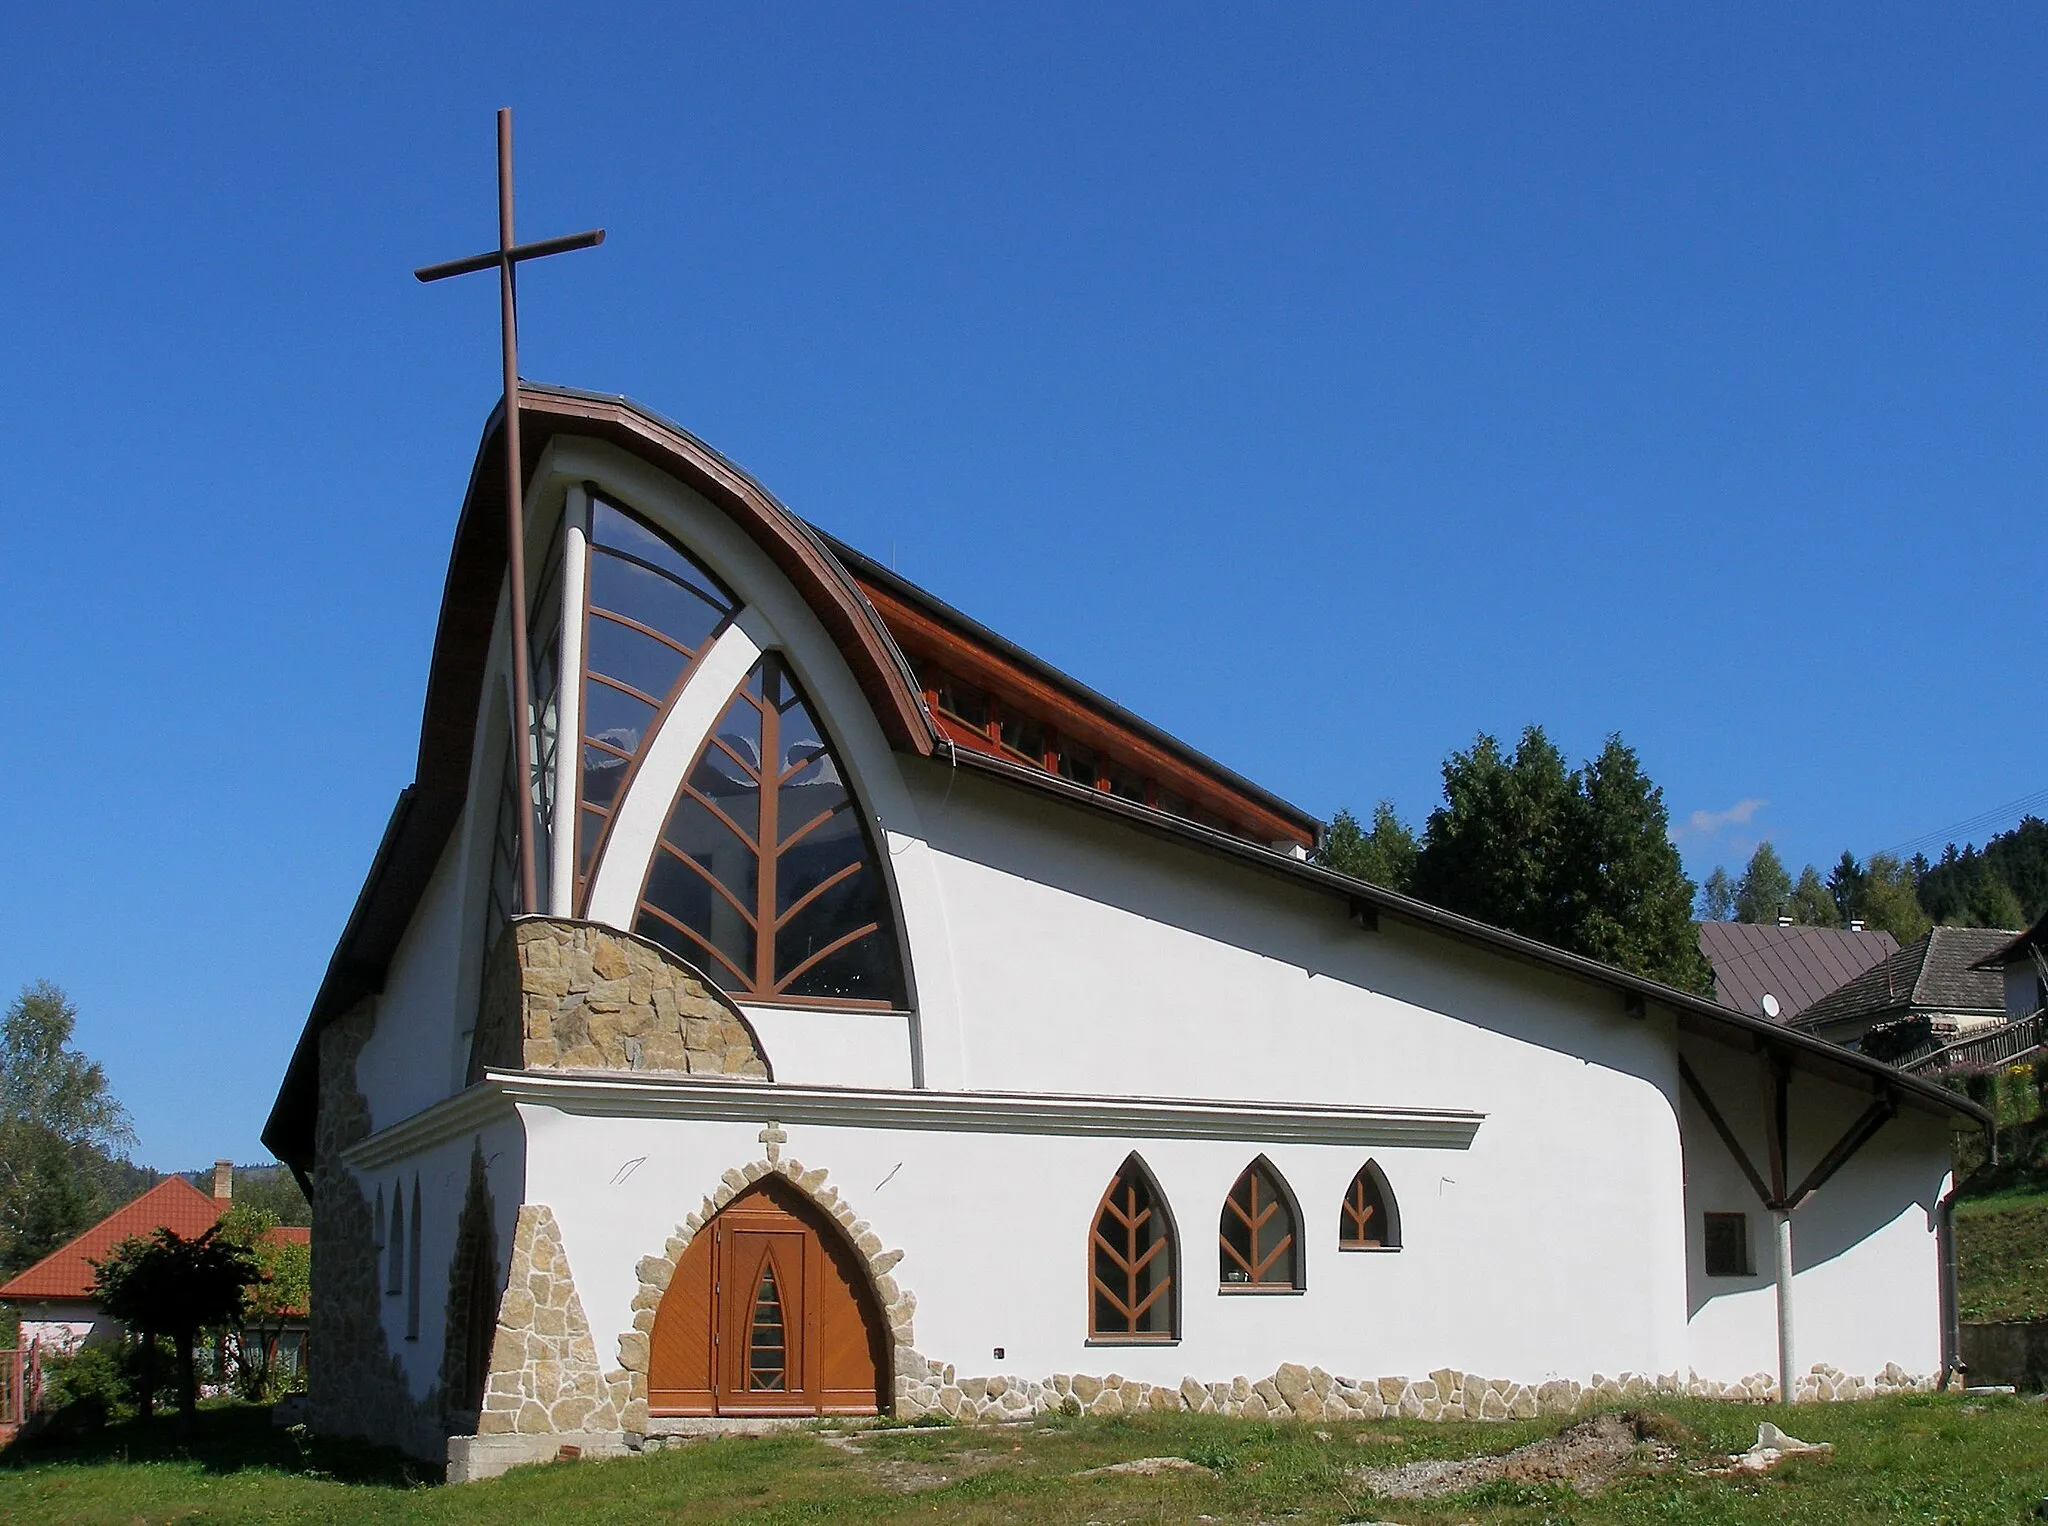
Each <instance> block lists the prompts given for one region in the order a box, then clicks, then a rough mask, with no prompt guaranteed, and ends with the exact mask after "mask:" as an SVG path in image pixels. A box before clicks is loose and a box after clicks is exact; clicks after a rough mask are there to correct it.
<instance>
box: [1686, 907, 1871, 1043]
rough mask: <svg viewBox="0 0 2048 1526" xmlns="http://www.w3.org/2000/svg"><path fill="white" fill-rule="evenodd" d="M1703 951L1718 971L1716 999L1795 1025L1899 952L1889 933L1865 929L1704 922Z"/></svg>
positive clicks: (1739, 1009) (1746, 1010)
mask: <svg viewBox="0 0 2048 1526" xmlns="http://www.w3.org/2000/svg"><path fill="white" fill-rule="evenodd" d="M1699 938H1700V952H1701V953H1702V954H1705V955H1706V956H1707V963H1708V964H1710V965H1712V966H1713V969H1714V1000H1715V1001H1717V1002H1719V1003H1720V1004H1721V1005H1722V1006H1724V1007H1729V1008H1732V1009H1733V1010H1734V1011H1737V1012H1748V1013H1761V1014H1763V1015H1764V1016H1765V1017H1770V1018H1775V1019H1777V1020H1778V1021H1780V1022H1793V1021H1795V1020H1796V1019H1797V1018H1798V1017H1799V1015H1800V1014H1801V1013H1802V1012H1804V1011H1805V1010H1806V1009H1807V1008H1808V1007H1810V1006H1812V1005H1813V1004H1814V1003H1815V1002H1817V1001H1819V1000H1820V999H1821V998H1822V997H1823V996H1826V995H1827V994H1828V993H1829V992H1831V991H1835V990H1838V989H1840V988H1841V987H1842V986H1844V985H1846V984H1848V982H1850V981H1851V980H1854V979H1855V978H1856V977H1857V976H1858V975H1860V974H1862V973H1863V972H1864V971H1865V970H1867V969H1869V968H1870V967H1871V966H1872V965H1875V964H1880V963H1882V962H1883V961H1884V960H1886V959H1888V958H1890V957H1891V956H1892V955H1893V954H1896V953H1897V952H1898V951H1899V940H1898V939H1896V938H1894V937H1893V936H1892V935H1891V934H1890V933H1887V932H1879V931H1877V930H1875V929H1866V928H1862V927H1853V928H1845V927H1794V926H1787V925H1784V924H1780V923H1774V922H1702V923H1701V924H1700V927H1699Z"/></svg>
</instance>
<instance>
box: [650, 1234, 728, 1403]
mask: <svg viewBox="0 0 2048 1526" xmlns="http://www.w3.org/2000/svg"><path fill="white" fill-rule="evenodd" d="M715 1239H716V1236H715V1235H714V1234H712V1233H710V1232H709V1231H708V1230H707V1232H706V1233H703V1234H700V1235H698V1236H697V1237H696V1238H695V1239H694V1240H692V1241H691V1242H690V1244H689V1248H688V1249H686V1250H685V1251H684V1252H683V1258H682V1260H680V1261H678V1262H677V1263H676V1270H675V1275H674V1276H672V1277H670V1278H669V1284H668V1290H667V1291H666V1292H664V1293H663V1294H662V1295H661V1304H660V1307H658V1308H657V1309H656V1310H655V1313H654V1330H653V1332H652V1334H651V1335H650V1336H649V1337H648V1342H647V1411H648V1413H649V1414H653V1415H710V1414H716V1413H717V1408H716V1405H715V1402H714V1399H713V1395H712V1391H711V1380H712V1363H711V1355H712V1350H713V1341H712V1333H713V1331H714V1330H715V1329H716V1328H717V1327H716V1325H715V1323H714V1315H715V1309H714V1302H713V1298H712V1291H711V1289H712V1263H713V1254H712V1252H713V1242H714V1241H715Z"/></svg>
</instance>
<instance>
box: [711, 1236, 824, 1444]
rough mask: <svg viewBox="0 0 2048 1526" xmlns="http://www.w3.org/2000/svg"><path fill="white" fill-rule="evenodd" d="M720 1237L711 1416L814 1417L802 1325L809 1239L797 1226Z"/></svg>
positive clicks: (815, 1404) (807, 1336)
mask: <svg viewBox="0 0 2048 1526" xmlns="http://www.w3.org/2000/svg"><path fill="white" fill-rule="evenodd" d="M722 1230H723V1232H722V1234H721V1235H720V1237H719V1246H720V1263H721V1264H720V1266H719V1275H718V1332H719V1352H718V1412H719V1413H720V1414H722V1415H774V1414H814V1413H816V1411H817V1407H818V1401H817V1395H816V1393H815V1392H814V1391H813V1390H814V1387H815V1383H814V1381H813V1380H812V1374H811V1371H810V1361H811V1340H810V1334H811V1332H810V1330H809V1328H808V1325H807V1319H806V1315H807V1312H808V1309H807V1305H808V1303H809V1299H808V1296H807V1294H808V1286H807V1285H808V1283H809V1281H810V1277H809V1276H807V1275H806V1274H807V1273H808V1272H809V1271H810V1268H809V1266H808V1265H807V1263H808V1262H809V1261H810V1259H811V1257H810V1255H809V1253H808V1252H809V1245H808V1243H807V1242H808V1241H810V1239H811V1236H810V1234H809V1232H808V1231H807V1230H806V1229H805V1228H804V1226H803V1225H801V1224H791V1225H789V1226H788V1227H786V1228H785V1227H776V1228H772V1229H770V1228H765V1227H764V1228H753V1227H748V1228H741V1227H740V1226H739V1225H737V1224H732V1225H726V1226H722Z"/></svg>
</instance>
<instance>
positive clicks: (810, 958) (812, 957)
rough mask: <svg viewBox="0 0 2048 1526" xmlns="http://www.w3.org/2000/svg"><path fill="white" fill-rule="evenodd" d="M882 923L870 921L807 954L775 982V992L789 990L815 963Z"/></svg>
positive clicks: (848, 945)
mask: <svg viewBox="0 0 2048 1526" xmlns="http://www.w3.org/2000/svg"><path fill="white" fill-rule="evenodd" d="M791 914H792V915H794V912H792V913H791ZM881 925H882V924H881V923H879V922H870V923H868V924H867V925H866V926H864V927H856V928H855V929H854V930H853V931H852V932H850V933H842V934H840V935H839V936H838V937H837V938H834V939H833V940H832V941H831V942H830V943H828V944H826V945H825V946H824V947H823V948H821V949H819V950H818V951H817V952H816V953H813V954H809V955H807V956H806V957H805V958H804V961H803V963H801V964H799V965H798V966H797V967H796V968H795V969H793V970H791V971H790V972H789V973H788V974H787V975H785V976H783V977H782V979H780V980H778V981H777V982H776V983H775V994H776V995H778V996H780V995H781V994H782V993H783V992H784V991H786V990H788V989H789V988H790V987H791V986H793V985H795V984H796V983H797V982H798V981H799V980H801V979H802V978H803V977H804V976H805V975H807V974H809V973H810V970H811V967H812V966H813V965H815V964H820V963H823V962H824V961H825V960H827V959H830V958H831V957H832V956H833V955H834V954H836V953H838V952H839V951H840V950H841V949H843V948H851V947H852V946H853V945H854V944H856V943H858V942H860V940H861V939H863V938H865V937H867V936H868V934H870V933H872V932H875V931H877V930H878V929H879V928H880V927H881ZM763 941H764V942H772V941H773V940H772V939H764V940H763Z"/></svg>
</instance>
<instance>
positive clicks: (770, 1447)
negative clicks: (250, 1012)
mask: <svg viewBox="0 0 2048 1526" xmlns="http://www.w3.org/2000/svg"><path fill="white" fill-rule="evenodd" d="M1652 1408H1653V1409H1654V1411H1655V1417H1654V1419H1653V1420H1651V1421H1647V1422H1646V1424H1647V1425H1648V1426H1650V1427H1651V1428H1652V1429H1653V1432H1654V1434H1657V1435H1659V1436H1661V1437H1663V1438H1665V1439H1666V1441H1668V1442H1669V1443H1670V1444H1671V1448H1672V1450H1671V1451H1670V1452H1668V1453H1667V1454H1666V1455H1665V1456H1664V1457H1663V1458H1662V1459H1661V1460H1659V1459H1654V1458H1651V1457H1650V1456H1649V1455H1648V1454H1647V1449H1645V1455H1644V1457H1643V1459H1642V1462H1641V1464H1640V1466H1632V1467H1631V1468H1630V1469H1628V1470H1625V1471H1623V1472H1622V1473H1620V1474H1619V1475H1617V1476H1616V1477H1615V1478H1614V1479H1613V1480H1612V1481H1611V1482H1610V1483H1609V1485H1608V1486H1607V1487H1606V1488H1605V1489H1604V1490H1603V1491H1602V1492H1601V1493H1599V1494H1598V1495H1596V1496H1594V1497H1592V1498H1581V1497H1579V1496H1578V1495H1576V1494H1574V1493H1572V1492H1571V1491H1570V1490H1569V1489H1568V1488H1565V1487H1563V1486H1560V1485H1552V1484H1543V1485H1531V1484H1519V1483H1507V1482H1505V1481H1497V1482H1495V1483H1493V1484H1489V1485H1482V1486H1480V1487H1478V1488H1474V1489H1467V1490H1465V1491H1464V1492H1463V1493H1461V1494H1454V1495H1450V1496H1447V1497H1444V1498H1440V1499H1435V1500H1428V1501H1410V1500H1391V1499H1382V1498H1377V1497H1375V1496H1374V1495H1373V1494H1372V1493H1371V1491H1370V1490H1369V1489H1368V1488H1366V1487H1365V1486H1364V1485H1363V1484H1362V1483H1361V1482H1360V1480H1359V1477H1358V1473H1357V1470H1358V1469H1359V1468H1360V1467H1367V1466H1369V1467H1385V1466H1388V1465H1390V1464H1397V1463H1405V1462H1410V1461H1415V1460H1420V1459H1428V1458H1455V1457H1467V1456H1473V1455H1478V1454H1484V1453H1492V1452H1501V1451H1505V1450H1507V1449H1509V1448H1511V1447H1515V1446H1518V1445H1521V1444H1522V1443H1524V1442H1527V1441H1530V1440H1533V1439H1536V1438H1539V1437H1542V1436H1545V1435H1548V1434H1550V1433H1552V1432H1555V1431H1557V1430H1558V1429H1559V1428H1560V1427H1562V1426H1564V1425H1565V1424H1566V1423H1567V1422H1566V1421H1565V1420H1563V1419H1555V1418H1553V1419H1548V1420H1532V1421H1518V1422H1509V1423H1503V1424H1469V1423H1455V1424H1441V1425H1430V1424H1425V1423H1422V1422H1419V1421H1414V1422H1410V1421H1395V1422H1379V1423H1372V1424H1361V1423H1356V1422H1346V1423H1333V1424H1328V1425H1321V1426H1317V1425H1304V1424H1297V1423H1293V1422H1289V1423H1286V1424H1271V1423H1267V1422H1255V1421H1242V1420H1223V1419H1218V1418H1215V1417H1211V1416H1199V1415H1146V1416H1139V1417H1118V1418H1115V1419H1106V1418H1096V1417H1086V1418H1083V1417H1068V1416H1051V1417H1046V1418H1043V1419H1040V1420H1038V1421H1034V1422H1031V1423H1028V1424H1023V1425H1013V1426H987V1427H980V1428H967V1427H959V1428H955V1427H945V1428H934V1429H917V1428H909V1427H902V1428H880V1427H874V1426H872V1425H870V1426H865V1427H863V1426H860V1425H858V1424H848V1423H842V1424H839V1425H836V1426H834V1425H818V1426H813V1427H809V1428H805V1429H800V1430H793V1431H787V1432H783V1433H781V1434H779V1435H775V1436H769V1437H756V1438H730V1439H725V1440H718V1441H705V1442H699V1443H697V1444H695V1445H691V1446H687V1447H682V1448H679V1449H677V1450H674V1451H669V1452H664V1453H660V1454H656V1455H649V1456H645V1457H637V1458H631V1459H621V1460H618V1461H606V1462H599V1461H588V1462H570V1463H557V1464H553V1465H550V1466H544V1467H538V1468H524V1469H519V1470H516V1471H515V1472H513V1473H510V1474H507V1475H506V1476H505V1477H503V1478H500V1479H494V1480H492V1481H490V1482H488V1483H482V1484H470V1485H454V1486H437V1485H428V1484H425V1483H422V1482H420V1481H419V1479H418V1478H417V1476H416V1475H415V1474H413V1473H412V1472H411V1471H410V1470H409V1469H408V1467H407V1466H406V1465H405V1464H404V1463H402V1462H401V1461H399V1460H398V1459H396V1458H393V1457H390V1456H389V1455H388V1454H378V1453H373V1452H370V1451H368V1450H367V1449H363V1448H348V1447H335V1446H329V1445H326V1444H324V1443H321V1442H318V1441H315V1440H312V1439H310V1438H307V1437H305V1436H304V1435H303V1434H296V1435H295V1434H293V1433H288V1432H283V1431H276V1430H273V1429H272V1427H271V1426H270V1424H269V1422H268V1417H267V1415H266V1413H265V1412H263V1411H261V1410H251V1409H243V1408H233V1407H224V1408H218V1409H212V1410H209V1411H207V1412H206V1413H205V1414H204V1415H203V1416H202V1428H201V1433H200V1436H199V1438H198V1440H197V1441H196V1442H195V1443H194V1445H193V1446H192V1447H191V1448H190V1449H187V1448H185V1447H184V1446H181V1445H179V1444H178V1443H177V1442H176V1441H175V1440H174V1431H173V1428H172V1426H171V1425H170V1424H168V1423H164V1422H159V1424H158V1425H157V1426H156V1427H155V1428H152V1429H149V1430H144V1429H143V1428H141V1427H138V1426H134V1425H129V1426H122V1427H116V1428H114V1429H111V1430H108V1431H105V1432H102V1433H101V1434H99V1435H98V1436H95V1437H93V1438H91V1439H89V1440H87V1441H82V1442H74V1443H70V1444H68V1445H63V1446H56V1445H47V1446H33V1445H31V1446H21V1445H17V1446H16V1447H15V1448H12V1449H10V1450H9V1451H7V1452H4V1453H0V1521H6V1522H8V1523H9V1526H42V1523H51V1526H55V1523H60V1522H61V1523H65V1526H97V1523H102V1522H105V1523H120V1526H129V1523H134V1522H147V1523H156V1522H169V1521H179V1522H186V1521H192V1522H199V1521H204V1522H209V1523H242V1522H252V1523H253V1522H321V1523H329V1522H331V1523H335V1526H354V1523H359V1522H364V1523H366V1522H420V1523H425V1526H434V1523H448V1526H463V1523H471V1522H474V1523H479V1526H481V1523H485V1522H490V1523H493V1526H495V1523H501V1522H506V1521H516V1522H518V1523H520V1526H551V1523H555V1522H562V1523H574V1526H610V1523H615V1522H616V1523H624V1522H636V1523H637V1522H643V1521H662V1522H678V1523H689V1522H707V1523H708V1522H732V1523H737V1526H783V1523H789V1526H794V1523H798V1522H807V1523H808V1522H838V1521H849V1522H897V1521H904V1522H907V1521H913V1520H915V1521H935V1520H943V1521H948V1522H965V1523H969V1526H994V1523H997V1522H1041V1521H1043V1522H1054V1523H1072V1526H1081V1523H1084V1522H1102V1523H1108V1522H1138V1521H1145V1522H1152V1521H1191V1520H1206V1521H1219V1522H1220V1521H1242V1522H1250V1521H1265V1522H1272V1521H1280V1520H1285V1521H1287V1522H1288V1523H1290V1526H1297V1523H1298V1526H1323V1523H1331V1526H1334V1523H1337V1522H1341V1521H1391V1522H1400V1523H1407V1526H1452V1523H1456V1522H1471V1523H1475V1526H1496V1523H1516V1526H1523V1523H1526V1526H1536V1523H1538V1522H1559V1523H1562V1522H1579V1523H1585V1526H1603V1523H1624V1522H1642V1523H1650V1522H1679V1521H1683V1522H1688V1523H1700V1526H1745V1523H1750V1522H1765V1521H1768V1522H1774V1523H1791V1526H1821V1523H1826V1526H1865V1523H1868V1526H1877V1523H1893V1522H1901V1521H1927V1522H1944V1523H1948V1526H1979V1523H1983V1526H1989V1523H1992V1522H1999V1523H2010V1522H2015V1521H2020V1520H2025V1519H2029V1518H2030V1517H2031V1514H2032V1511H2033V1508H2034V1505H2035V1503H2036V1502H2037V1501H2039V1500H2040V1499H2041V1498H2042V1496H2043V1495H2044V1494H2048V1407H2044V1406H2042V1405H2038V1404H2032V1403H2029V1402H2027V1401H2025V1400H2020V1399H1988V1400H1977V1399H1969V1400H1965V1399H1963V1398H1961V1397H1958V1396H1952V1395H1935V1394H1920V1395H1909V1396H1902V1397H1897V1398H1888V1399H1878V1400H1870V1401H1866V1402H1862V1403H1850V1404H1826V1405H1808V1406H1803V1407H1801V1408H1799V1409H1797V1410H1795V1411H1786V1410H1781V1409H1776V1408H1765V1407H1749V1406H1741V1405H1731V1404H1709V1403H1705V1402H1700V1401H1687V1400H1659V1401H1657V1402H1656V1403H1655V1404H1654V1405H1653V1406H1652ZM1759 1420H1774V1421H1777V1422H1779V1423H1780V1424H1782V1425H1784V1426H1785V1427H1786V1428H1787V1429H1788V1430H1790V1431H1792V1432H1793V1433H1794V1434H1795V1435H1799V1436H1802V1437H1805V1438H1807V1439H1809V1440H1813V1441H1827V1442H1831V1443H1833V1445H1834V1448H1835V1450H1834V1453H1833V1455H1832V1456H1828V1457H1806V1458H1796V1459H1793V1460H1791V1461H1789V1462H1788V1463H1786V1464H1785V1465H1784V1466H1783V1467H1782V1468H1780V1469H1779V1470H1778V1471H1776V1472H1773V1473H1770V1474H1766V1475H1763V1476H1754V1475H1735V1476H1728V1475H1725V1474H1719V1475H1717V1474H1715V1473H1713V1472H1711V1471H1709V1470H1711V1469H1714V1468H1716V1467H1720V1466H1725V1464H1726V1462H1727V1458H1728V1455H1729V1454H1730V1453H1732V1452H1736V1451H1740V1450H1742V1449H1744V1448H1746V1447H1748V1446H1749V1444H1750V1443H1751V1442H1752V1441H1754V1440H1755V1438H1756V1427H1757V1422H1758V1421H1759ZM1157 1457H1178V1458H1186V1459H1189V1460H1191V1461H1193V1462H1196V1463H1198V1464H1200V1465H1201V1467H1200V1470H1198V1471H1179V1470H1176V1471H1169V1472H1163V1473H1158V1474H1156V1475H1154V1476H1145V1475H1141V1474H1136V1473H1121V1474H1119V1473H1102V1472H1099V1471H1094V1470H1098V1469H1101V1468H1102V1467H1104V1466H1105V1465H1108V1464H1112V1463H1116V1462H1121V1461H1128V1460H1131V1459H1137V1458H1157Z"/></svg>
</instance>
